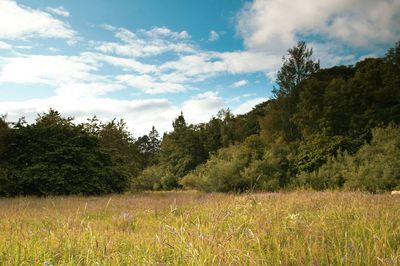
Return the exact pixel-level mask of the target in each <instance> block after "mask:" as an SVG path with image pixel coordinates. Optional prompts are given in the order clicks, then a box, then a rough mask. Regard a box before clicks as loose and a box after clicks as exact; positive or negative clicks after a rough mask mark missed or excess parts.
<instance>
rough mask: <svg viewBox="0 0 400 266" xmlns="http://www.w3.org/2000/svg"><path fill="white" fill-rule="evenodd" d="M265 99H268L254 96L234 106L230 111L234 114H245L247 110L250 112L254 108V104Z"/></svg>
mask: <svg viewBox="0 0 400 266" xmlns="http://www.w3.org/2000/svg"><path fill="white" fill-rule="evenodd" d="M265 101H268V98H266V97H259V98H254V99H251V100H248V101H246V102H244V103H242V104H240V105H239V106H238V107H236V108H234V109H233V111H232V112H233V113H234V114H235V115H241V114H245V113H247V112H250V111H251V110H252V109H253V108H254V106H256V105H257V104H259V103H262V102H265Z"/></svg>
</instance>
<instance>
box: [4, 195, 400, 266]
mask: <svg viewBox="0 0 400 266" xmlns="http://www.w3.org/2000/svg"><path fill="white" fill-rule="evenodd" d="M399 214H400V197H399V196H393V195H389V194H367V193H356V192H307V191H305V192H304V191H303V192H290V193H269V194H268V193H260V194H241V195H236V194H214V193H211V194H206V193H200V192H183V191H180V192H151V193H150V192H149V193H139V194H123V195H111V196H104V197H78V196H73V197H47V198H35V197H19V198H12V199H0V265H45V264H47V265H51V264H53V265H399V264H400V215H399Z"/></svg>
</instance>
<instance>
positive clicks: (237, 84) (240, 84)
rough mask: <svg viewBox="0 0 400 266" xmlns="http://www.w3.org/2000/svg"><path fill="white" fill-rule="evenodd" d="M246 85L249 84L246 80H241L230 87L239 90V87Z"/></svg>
mask: <svg viewBox="0 0 400 266" xmlns="http://www.w3.org/2000/svg"><path fill="white" fill-rule="evenodd" d="M248 83H249V82H248V81H247V80H244V79H242V80H239V81H236V82H235V83H233V84H232V87H234V88H240V87H243V86H246V85H247V84H248Z"/></svg>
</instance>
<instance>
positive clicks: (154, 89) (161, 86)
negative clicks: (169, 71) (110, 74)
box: [116, 74, 186, 94]
mask: <svg viewBox="0 0 400 266" xmlns="http://www.w3.org/2000/svg"><path fill="white" fill-rule="evenodd" d="M116 80H117V81H119V82H122V83H124V84H126V85H127V86H129V87H132V88H136V89H139V90H141V91H143V92H145V93H147V94H160V93H176V92H184V91H185V90H186V88H185V86H183V85H182V84H179V83H172V82H163V81H159V80H157V78H155V77H153V76H150V75H129V74H127V75H118V76H117V77H116Z"/></svg>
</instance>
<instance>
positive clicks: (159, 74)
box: [0, 0, 400, 137]
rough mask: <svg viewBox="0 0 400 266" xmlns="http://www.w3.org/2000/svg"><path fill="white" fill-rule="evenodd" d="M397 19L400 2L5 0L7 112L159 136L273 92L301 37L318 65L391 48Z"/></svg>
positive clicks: (0, 43) (241, 108) (1, 59)
mask: <svg viewBox="0 0 400 266" xmlns="http://www.w3.org/2000/svg"><path fill="white" fill-rule="evenodd" d="M88 10H89V11H90V12H88ZM205 18H206V19H205ZM399 24H400V1H363V0H351V1H345V0H340V1H333V0H330V1H324V2H323V3H321V2H320V1H317V0H310V1H308V4H307V5H304V4H303V2H302V1H299V0H298V1H289V0H254V1H244V0H236V1H231V0H222V1H216V0H206V1H184V2H183V1H179V0H173V1H168V3H166V2H160V1H155V0H150V1H145V0H137V1H126V0H120V1H115V2H108V1H106V0H99V1H96V4H95V5H94V4H93V2H91V1H67V0H56V1H50V0H46V1H38V0H18V1H14V0H0V90H1V92H2V96H1V97H0V114H7V115H8V119H9V120H11V121H15V120H16V119H18V118H20V117H22V116H25V117H26V118H27V120H28V122H32V121H33V120H34V119H35V118H36V116H37V114H39V113H43V112H47V111H48V110H49V109H50V108H53V109H55V110H57V111H59V112H60V113H61V114H62V115H63V116H72V117H74V118H75V121H76V122H78V123H80V122H84V121H86V119H87V118H91V117H93V116H94V115H96V116H97V117H98V118H99V119H101V120H103V121H107V120H111V119H113V118H117V119H124V121H125V122H126V123H127V125H128V128H129V130H130V132H131V133H132V134H133V136H135V137H138V136H141V135H144V134H147V133H148V132H149V131H150V129H151V127H152V126H153V125H154V126H155V128H156V129H157V130H158V132H160V135H162V134H163V132H165V131H170V130H171V129H172V121H173V120H174V119H175V118H176V117H177V116H178V115H179V114H180V112H181V111H182V112H183V114H184V116H185V118H186V120H187V122H189V123H200V122H207V121H208V120H209V119H210V118H211V117H212V116H215V115H216V114H217V112H218V111H219V110H221V109H223V108H230V109H231V110H232V112H233V113H234V114H235V115H238V114H243V113H246V112H248V111H250V110H251V109H252V107H254V106H255V105H256V104H259V103H261V102H264V101H266V100H267V99H269V98H270V97H271V95H272V92H271V91H272V87H273V85H274V77H275V74H276V72H277V70H278V69H279V67H280V66H281V63H282V56H284V55H285V54H286V52H287V50H288V49H289V48H291V47H292V46H293V45H295V44H296V43H297V42H298V41H306V42H307V45H308V46H309V47H311V48H313V51H314V58H316V59H319V60H320V61H321V67H331V66H335V65H351V64H353V63H355V62H357V61H358V60H361V59H363V58H366V57H379V56H382V55H384V54H385V52H386V50H387V49H388V48H390V47H393V46H394V44H395V42H396V41H398V40H399V39H400V30H399V28H398V25H399Z"/></svg>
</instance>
